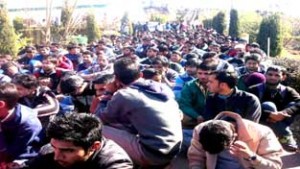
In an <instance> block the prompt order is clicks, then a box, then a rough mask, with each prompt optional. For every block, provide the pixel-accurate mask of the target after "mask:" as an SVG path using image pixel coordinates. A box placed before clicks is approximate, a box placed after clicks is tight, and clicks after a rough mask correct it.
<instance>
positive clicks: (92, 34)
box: [86, 14, 101, 43]
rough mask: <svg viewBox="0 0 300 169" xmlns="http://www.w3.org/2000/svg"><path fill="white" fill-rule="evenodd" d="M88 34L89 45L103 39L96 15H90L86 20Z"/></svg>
mask: <svg viewBox="0 0 300 169" xmlns="http://www.w3.org/2000/svg"><path fill="white" fill-rule="evenodd" d="M86 34H87V38H88V42H89V43H90V42H93V41H95V40H98V39H99V38H100V37H101V33H100V29H99V26H98V24H97V22H96V19H95V15H94V14H89V15H88V16H87V18H86Z"/></svg>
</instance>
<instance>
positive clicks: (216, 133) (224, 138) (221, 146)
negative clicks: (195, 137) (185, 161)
mask: <svg viewBox="0 0 300 169" xmlns="http://www.w3.org/2000/svg"><path fill="white" fill-rule="evenodd" d="M235 139H236V134H235V129H234V125H233V124H231V123H229V122H226V121H223V120H212V121H209V122H207V123H205V125H204V126H203V128H202V129H201V131H200V133H199V142H200V143H201V144H202V147H203V149H204V150H205V151H207V152H208V153H210V154H218V153H220V152H222V151H223V150H225V149H226V148H229V147H230V145H231V144H232V143H233V142H234V141H235Z"/></svg>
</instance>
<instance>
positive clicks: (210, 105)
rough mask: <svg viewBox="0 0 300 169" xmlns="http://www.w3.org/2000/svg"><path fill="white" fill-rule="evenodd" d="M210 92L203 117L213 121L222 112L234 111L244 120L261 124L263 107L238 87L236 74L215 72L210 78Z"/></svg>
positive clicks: (253, 97)
mask: <svg viewBox="0 0 300 169" xmlns="http://www.w3.org/2000/svg"><path fill="white" fill-rule="evenodd" d="M207 87H208V90H209V91H210V92H211V93H213V94H211V95H210V96H208V97H207V99H206V105H205V111H204V113H203V117H204V119H205V120H210V119H213V118H214V117H215V116H216V115H217V114H218V113H219V112H221V111H233V112H235V113H238V114H240V115H241V116H242V117H243V118H245V119H248V120H252V121H255V122H259V119H260V116H261V105H260V102H259V100H258V98H257V97H256V96H255V95H253V94H251V93H248V92H245V91H241V90H238V89H237V87H236V74H235V72H228V71H214V72H212V73H211V74H210V75H209V77H208V83H207Z"/></svg>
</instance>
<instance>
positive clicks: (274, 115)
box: [267, 111, 291, 123]
mask: <svg viewBox="0 0 300 169" xmlns="http://www.w3.org/2000/svg"><path fill="white" fill-rule="evenodd" d="M288 117H291V115H289V114H287V112H285V111H278V112H270V115H269V117H268V119H267V122H270V123H276V122H279V121H282V120H283V119H285V118H288Z"/></svg>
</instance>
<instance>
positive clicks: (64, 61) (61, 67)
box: [53, 52, 74, 72]
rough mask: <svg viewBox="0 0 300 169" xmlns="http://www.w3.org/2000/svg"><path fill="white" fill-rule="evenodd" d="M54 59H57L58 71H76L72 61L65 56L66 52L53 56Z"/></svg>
mask: <svg viewBox="0 0 300 169" xmlns="http://www.w3.org/2000/svg"><path fill="white" fill-rule="evenodd" d="M53 57H55V58H57V63H56V70H57V71H62V72H65V71H73V70H74V67H73V63H72V61H71V60H70V59H68V58H67V57H66V56H65V55H64V52H62V53H58V54H57V55H53Z"/></svg>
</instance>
